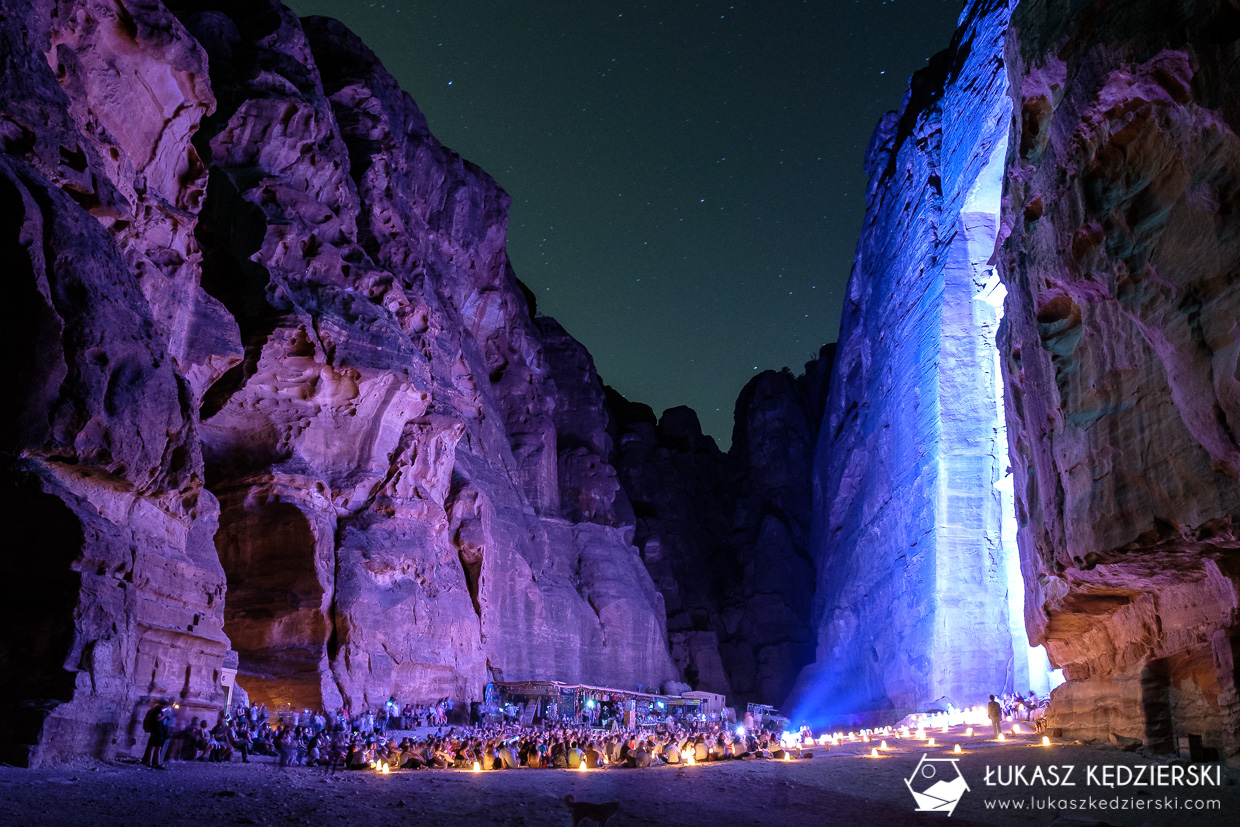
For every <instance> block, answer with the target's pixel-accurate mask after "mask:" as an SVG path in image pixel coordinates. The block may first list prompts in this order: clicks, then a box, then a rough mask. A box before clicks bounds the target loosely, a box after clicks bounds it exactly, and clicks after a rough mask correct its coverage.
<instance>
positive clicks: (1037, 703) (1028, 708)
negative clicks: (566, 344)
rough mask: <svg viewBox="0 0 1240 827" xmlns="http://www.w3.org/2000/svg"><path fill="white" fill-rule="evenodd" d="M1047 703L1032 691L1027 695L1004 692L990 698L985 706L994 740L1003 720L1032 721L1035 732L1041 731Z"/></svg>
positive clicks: (1000, 730) (1000, 729)
mask: <svg viewBox="0 0 1240 827" xmlns="http://www.w3.org/2000/svg"><path fill="white" fill-rule="evenodd" d="M1049 703H1050V701H1049V699H1043V698H1039V697H1038V696H1037V694H1036V693H1035V692H1034V691H1033V690H1032V689H1031V690H1029V694H1028V695H1021V694H1020V693H1019V692H1005V693H1003V694H1002V695H1000V696H997V697H996V696H995V695H991V696H990V701H989V702H988V703H987V704H986V716H987V717H988V718H990V726H991V728H992V729H993V730H994V734H995V737H996V738H997V737H998V736H999V735H1000V734H1001V733H1002V722H1003V721H1005V720H1007V721H1033V722H1034V723H1035V724H1036V725H1037V730H1038V731H1041V729H1042V725H1043V724H1044V722H1045V718H1044V717H1043V710H1045V709H1046V707H1047V705H1048V704H1049Z"/></svg>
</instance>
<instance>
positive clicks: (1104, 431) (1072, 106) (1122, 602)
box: [1001, 0, 1240, 762]
mask: <svg viewBox="0 0 1240 827" xmlns="http://www.w3.org/2000/svg"><path fill="white" fill-rule="evenodd" d="M1238 38H1240V11H1237V9H1236V7H1235V5H1234V4H1232V3H1227V2H1220V1H1219V0H1214V1H1213V2H1195V3H1187V2H1142V3H1103V2H1079V1H1078V2H1051V1H1048V0H1025V2H1022V4H1021V6H1020V8H1019V10H1018V12H1017V13H1016V15H1015V16H1014V17H1013V21H1012V29H1011V32H1010V33H1009V36H1008V43H1007V61H1008V65H1009V69H1010V72H1011V75H1012V87H1011V96H1012V99H1013V105H1014V107H1015V109H1016V112H1017V116H1016V117H1015V118H1014V119H1013V124H1014V127H1013V129H1014V132H1013V136H1012V142H1011V143H1012V149H1011V153H1010V156H1009V160H1010V169H1009V179H1008V187H1007V192H1006V195H1005V202H1004V213H1005V219H1004V222H1005V226H1006V228H1007V230H1008V232H1009V233H1010V234H1009V236H1008V238H1007V241H1006V243H1005V245H1004V247H1003V261H1002V263H1003V276H1004V281H1005V282H1006V283H1007V285H1008V288H1009V290H1010V295H1009V297H1008V312H1007V317H1006V319H1007V320H1006V322H1005V329H1004V335H1003V340H1002V343H1001V350H1002V355H1003V358H1004V375H1005V378H1006V381H1007V395H1008V399H1009V406H1008V415H1007V420H1008V430H1009V438H1010V441H1011V445H1012V461H1013V467H1014V470H1015V479H1016V480H1017V484H1016V487H1015V488H1016V491H1015V493H1016V514H1017V518H1018V521H1019V523H1020V532H1019V542H1020V547H1021V561H1022V567H1023V573H1024V579H1025V583H1026V589H1027V592H1026V614H1027V617H1028V621H1029V629H1030V634H1031V636H1032V637H1033V639H1034V640H1036V641H1045V643H1046V647H1047V649H1048V650H1049V652H1050V655H1051V659H1052V661H1053V662H1054V663H1055V664H1056V665H1060V666H1062V667H1063V668H1064V674H1065V676H1066V677H1067V678H1068V683H1066V684H1065V685H1064V686H1062V687H1060V688H1059V689H1057V690H1056V691H1055V693H1054V696H1053V703H1052V706H1051V713H1050V714H1051V723H1052V725H1053V726H1057V727H1062V728H1063V729H1064V731H1065V733H1066V734H1069V735H1072V736H1076V737H1106V736H1107V735H1108V734H1109V733H1111V732H1116V733H1119V734H1121V735H1125V736H1130V737H1136V738H1141V739H1143V740H1144V741H1145V742H1146V744H1147V745H1148V746H1150V747H1152V748H1153V749H1155V750H1157V751H1169V750H1170V749H1172V747H1173V739H1174V738H1175V737H1176V736H1182V735H1186V734H1190V733H1191V734H1198V735H1202V736H1204V738H1205V741H1206V745H1207V746H1210V747H1214V748H1217V749H1221V750H1222V751H1223V752H1224V754H1225V755H1226V756H1227V757H1228V759H1229V760H1230V761H1232V762H1235V761H1237V760H1240V699H1238V698H1237V663H1238V660H1237V657H1238V655H1240V629H1238V624H1240V614H1238V611H1237V606H1238V593H1240V585H1238V584H1240V553H1238V552H1237V547H1238V545H1240V535H1238V530H1237V519H1238V518H1240V484H1238V483H1237V480H1238V478H1240V444H1238V443H1237V438H1236V432H1237V429H1238V428H1240V329H1238V328H1237V326H1236V316H1237V310H1238V309H1240V272H1238V271H1237V266H1238V262H1240V137H1238V136H1237V130H1238V128H1240V68H1238V67H1240V63H1237V60H1236V58H1237V48H1238V47H1237V42H1238V40H1237V39H1238Z"/></svg>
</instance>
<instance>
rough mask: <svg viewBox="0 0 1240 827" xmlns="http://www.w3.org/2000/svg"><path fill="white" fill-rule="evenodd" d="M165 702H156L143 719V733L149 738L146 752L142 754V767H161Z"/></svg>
mask: <svg viewBox="0 0 1240 827" xmlns="http://www.w3.org/2000/svg"><path fill="white" fill-rule="evenodd" d="M163 710H164V702H163V701H156V702H155V703H154V704H153V705H152V706H151V708H150V709H149V710H147V713H146V716H145V717H144V718H143V719H142V731H143V732H145V733H147V735H148V736H149V737H148V738H147V739H146V751H145V752H143V753H142V765H143V766H144V767H151V768H155V767H158V766H159V763H160V760H159V755H160V753H161V752H163V749H164V741H163V736H162V732H161V725H162V724H161V719H162V718H163Z"/></svg>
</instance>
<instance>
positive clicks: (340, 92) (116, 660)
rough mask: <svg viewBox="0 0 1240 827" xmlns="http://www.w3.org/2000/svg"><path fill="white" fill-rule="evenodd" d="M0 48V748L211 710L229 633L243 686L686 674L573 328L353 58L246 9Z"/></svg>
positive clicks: (438, 151) (326, 31)
mask: <svg viewBox="0 0 1240 827" xmlns="http://www.w3.org/2000/svg"><path fill="white" fill-rule="evenodd" d="M0 39H2V45H3V47H4V48H3V50H2V56H0V60H3V61H4V65H5V73H4V77H5V80H6V83H5V84H4V88H3V89H0V146H2V148H3V150H4V154H3V156H2V157H0V176H2V178H3V185H2V186H3V193H4V194H3V196H2V201H0V203H2V204H3V217H4V220H3V222H0V223H2V226H3V232H4V236H3V239H4V241H3V245H4V249H5V251H6V253H7V260H8V261H9V262H10V266H11V267H14V268H16V269H15V271H14V272H15V276H14V278H13V279H12V281H13V283H14V284H15V285H16V286H15V287H14V290H13V295H11V297H10V301H8V302H6V305H5V311H4V312H5V314H6V316H5V324H4V325H3V328H4V330H5V335H6V343H7V344H9V346H10V348H11V351H12V352H14V353H15V354H17V355H18V357H19V358H18V360H17V364H18V365H19V373H18V377H17V382H16V383H13V384H14V387H15V389H16V390H15V391H14V392H13V396H14V398H13V403H12V404H10V405H9V406H6V413H5V417H6V421H5V426H6V427H5V428H4V437H3V439H4V440H5V442H4V445H3V463H4V464H3V475H4V479H5V481H6V484H7V485H8V486H9V488H8V491H9V495H8V496H6V498H5V500H4V503H3V508H4V509H5V510H6V514H7V516H8V519H6V524H8V525H11V526H17V527H18V528H14V529H11V530H8V531H6V539H5V545H6V548H5V553H4V555H3V560H4V563H3V565H4V566H5V572H4V573H5V574H6V577H5V578H4V581H5V585H4V588H5V589H6V590H7V591H6V594H5V595H4V598H5V599H3V600H0V605H3V611H4V612H5V613H6V624H5V628H6V634H5V639H4V641H3V643H2V644H0V645H3V647H4V649H3V651H2V652H0V658H2V662H3V665H4V667H5V669H6V672H7V673H9V674H15V675H21V676H22V677H21V678H20V679H18V680H14V681H12V682H9V683H7V684H6V687H7V688H6V690H5V695H4V697H3V698H2V699H0V700H3V702H4V704H5V705H6V708H7V711H8V712H11V713H12V714H7V713H6V715H4V716H0V718H3V720H4V721H5V722H6V724H11V725H10V727H9V731H8V732H6V733H4V736H5V737H3V738H0V740H3V741H5V742H6V743H7V744H9V745H12V746H14V747H15V750H14V753H15V755H16V756H17V760H21V761H34V762H39V761H43V760H48V759H51V758H54V757H55V755H57V754H78V753H80V752H83V751H85V752H90V753H94V754H106V753H112V752H115V751H117V750H121V751H125V750H129V749H131V748H133V746H134V743H135V738H136V739H137V740H138V741H139V742H141V740H142V735H141V732H140V731H138V729H139V728H138V727H137V722H138V720H139V719H140V716H141V713H142V712H144V711H145V708H146V706H147V703H148V701H149V699H150V698H152V697H162V696H175V697H178V698H181V699H182V700H183V702H185V703H186V704H187V705H188V706H190V707H191V709H192V710H193V711H196V712H199V713H203V714H210V713H211V712H212V711H213V710H215V709H218V707H219V704H220V703H221V701H222V698H223V692H222V690H221V689H220V687H219V683H218V682H219V674H218V672H219V669H220V667H221V665H222V663H223V658H224V654H225V652H226V651H227V650H228V646H229V640H231V643H232V646H233V648H235V649H236V651H237V652H238V653H239V656H240V676H239V680H240V682H241V684H242V685H243V686H245V687H246V689H247V690H248V691H249V693H250V695H251V696H252V697H253V698H255V699H256V700H263V701H266V702H267V703H268V704H269V705H270V704H275V705H280V704H283V703H294V704H298V705H301V704H305V705H310V706H320V705H322V706H326V707H335V706H338V705H340V704H342V703H343V704H349V705H351V706H352V707H354V708H361V707H364V706H367V705H375V704H377V703H380V702H382V701H383V700H385V699H386V698H387V697H388V696H389V695H391V694H393V693H395V694H397V695H398V696H400V697H401V698H403V699H409V700H429V699H432V698H436V697H440V696H444V695H448V696H451V697H454V698H456V699H458V700H462V701H463V700H467V699H471V698H477V697H479V696H480V694H481V688H482V684H483V683H484V682H485V681H486V680H488V679H489V678H490V677H491V676H492V675H496V674H500V673H502V674H503V675H504V676H505V677H507V678H510V679H520V678H555V679H561V680H567V681H586V682H590V683H596V684H605V685H616V686H630V687H636V686H637V685H639V684H642V685H645V686H654V685H658V684H660V683H661V682H663V681H665V680H668V679H671V678H674V677H677V671H676V669H675V666H674V665H673V663H672V661H671V659H670V657H669V655H668V651H667V641H666V630H665V626H664V609H663V605H662V597H661V595H660V593H659V592H658V590H657V589H656V588H655V587H654V585H653V583H652V582H651V580H650V577H649V575H648V574H647V573H646V570H645V568H644V566H643V564H642V560H641V557H640V556H639V554H638V551H637V549H636V548H635V547H634V546H633V545H632V539H633V520H632V515H631V510H630V509H629V507H628V504H627V500H626V499H625V497H624V496H623V493H622V492H621V491H620V489H619V485H618V483H617V481H616V474H615V471H614V470H613V469H612V468H611V467H610V466H609V465H608V462H607V455H608V453H609V451H610V442H609V438H608V435H607V433H606V427H607V420H606V416H605V414H604V409H603V402H602V400H603V391H602V386H601V384H600V383H599V382H598V379H597V376H596V375H595V374H594V372H593V366H592V364H591V363H590V360H589V356H588V354H586V353H585V351H584V349H583V348H581V346H580V345H579V344H577V343H576V342H575V341H573V340H572V339H571V337H569V336H568V335H567V334H566V333H565V332H564V331H563V330H562V329H560V328H559V327H558V325H555V324H554V322H552V321H551V320H547V319H538V320H535V319H534V317H533V314H532V312H531V310H532V308H531V307H530V305H529V303H528V302H527V300H526V297H525V295H524V294H523V292H522V289H521V288H520V286H519V284H518V282H517V281H516V279H515V276H514V275H513V273H512V270H511V268H510V266H509V264H508V261H507V256H506V253H505V249H504V239H505V232H506V213H507V207H508V196H507V195H506V194H505V193H504V192H503V191H502V190H501V189H500V188H499V187H498V186H497V185H496V184H495V182H494V181H493V180H491V178H490V177H489V176H487V175H486V174H485V173H483V172H482V171H481V170H479V169H478V168H477V167H475V166H473V165H471V164H469V163H467V162H465V161H463V160H462V159H461V158H460V157H459V156H457V155H455V154H454V153H453V152H451V151H450V150H448V149H446V148H444V147H443V146H441V145H440V144H439V143H438V142H437V141H436V140H435V139H434V138H433V137H432V136H431V135H430V134H429V132H428V130H427V127H426V122H425V119H424V118H423V117H422V115H421V113H419V112H418V110H417V108H416V106H415V105H414V103H413V101H412V100H411V99H410V98H409V97H408V96H407V95H406V94H405V93H403V92H402V91H401V90H400V89H399V88H398V87H397V85H396V83H395V81H394V80H393V79H392V78H391V76H390V75H388V74H387V73H386V72H385V71H384V70H383V68H382V67H381V66H380V65H379V64H378V62H377V60H376V59H375V58H374V56H373V54H371V53H370V52H369V50H367V49H366V48H365V47H364V46H363V45H362V44H361V43H360V42H359V41H358V40H357V39H356V38H355V37H354V36H353V35H351V34H350V33H349V32H348V31H347V30H345V29H344V28H343V27H342V26H341V25H340V24H338V23H336V22H334V21H330V20H326V19H309V20H306V21H300V20H298V19H297V17H296V16H295V15H293V14H292V13H291V12H289V11H288V10H287V9H285V8H283V7H282V6H280V5H279V4H278V3H273V2H261V1H260V2H245V3H242V2H215V3H213V2H169V3H167V4H166V5H165V4H161V3H159V2H156V0H64V2H59V3H56V2H50V0H32V1H31V2H16V3H9V4H6V6H5V9H4V11H3V12H2V13H0ZM217 527H218V531H217ZM213 540H214V542H213Z"/></svg>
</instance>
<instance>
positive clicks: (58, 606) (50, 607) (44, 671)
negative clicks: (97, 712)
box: [0, 491, 83, 765]
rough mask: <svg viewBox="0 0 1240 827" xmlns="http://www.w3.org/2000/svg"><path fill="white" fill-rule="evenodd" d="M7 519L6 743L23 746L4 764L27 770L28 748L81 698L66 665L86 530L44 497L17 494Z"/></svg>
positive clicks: (3, 618)
mask: <svg viewBox="0 0 1240 827" xmlns="http://www.w3.org/2000/svg"><path fill="white" fill-rule="evenodd" d="M0 515H3V517H4V519H5V524H6V525H8V526H9V527H10V528H9V530H7V531H6V532H5V541H4V543H3V545H2V547H0V550H2V551H3V553H2V554H0V583H3V587H0V627H2V628H4V629H5V630H6V634H5V635H4V636H3V638H0V670H3V674H4V680H3V681H0V707H3V708H4V709H5V714H3V715H0V744H4V745H9V746H12V745H19V746H17V747H16V748H14V750H13V752H12V753H11V754H6V755H4V757H3V760H5V761H8V762H12V763H15V764H18V765H25V762H26V760H27V759H28V756H27V755H26V752H25V749H24V748H25V747H28V746H33V745H35V744H37V743H38V739H39V730H40V728H41V726H42V725H43V720H44V718H46V716H47V715H48V713H49V712H51V711H52V709H54V708H55V707H56V706H57V705H59V704H60V703H63V702H65V701H69V700H71V699H72V698H73V687H74V674H75V672H74V671H73V669H71V668H68V667H67V665H66V659H67V658H68V657H69V656H70V654H71V650H72V648H73V622H74V608H75V606H76V605H77V602H78V593H79V592H80V590H81V580H82V575H81V574H80V573H79V571H78V570H77V569H76V567H75V565H74V564H75V561H78V560H79V556H80V555H81V550H82V543H83V530H82V525H81V523H80V521H79V520H78V518H77V516H76V515H75V514H74V513H73V512H72V511H70V510H69V509H68V508H67V507H66V506H65V504H64V503H63V502H61V501H60V500H59V499H56V498H55V497H52V496H48V495H45V494H41V493H33V494H29V493H25V492H17V491H10V492H9V496H7V497H6V498H5V500H4V503H3V506H2V507H0ZM35 550H37V553H36V552H35Z"/></svg>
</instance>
